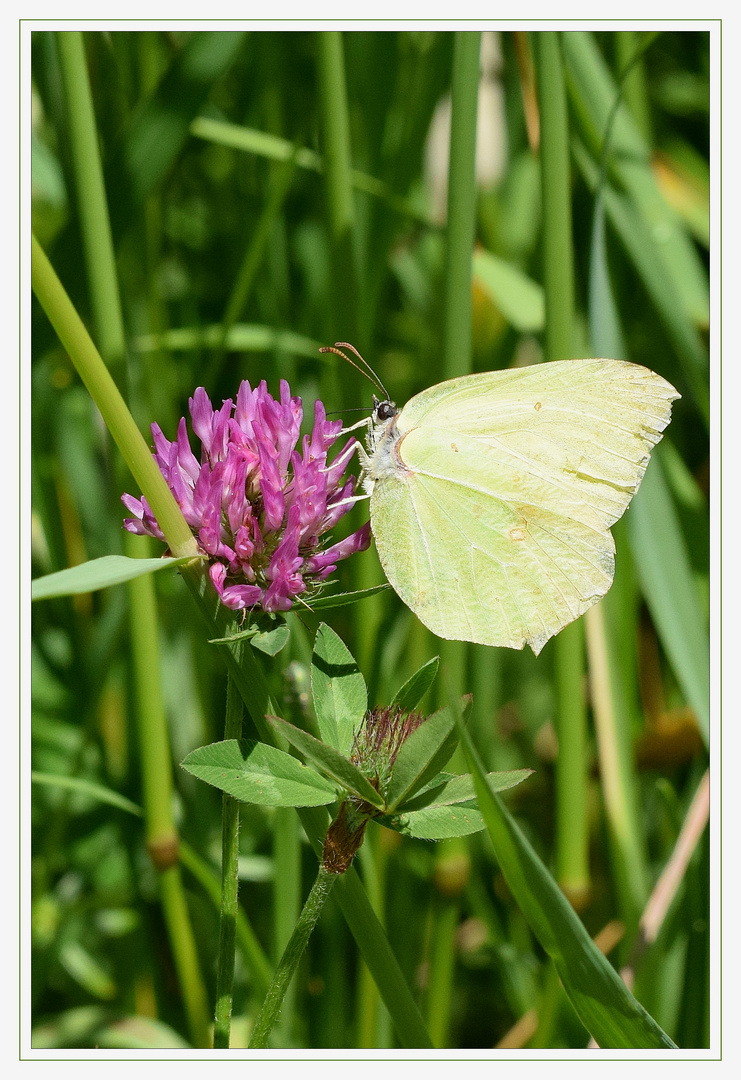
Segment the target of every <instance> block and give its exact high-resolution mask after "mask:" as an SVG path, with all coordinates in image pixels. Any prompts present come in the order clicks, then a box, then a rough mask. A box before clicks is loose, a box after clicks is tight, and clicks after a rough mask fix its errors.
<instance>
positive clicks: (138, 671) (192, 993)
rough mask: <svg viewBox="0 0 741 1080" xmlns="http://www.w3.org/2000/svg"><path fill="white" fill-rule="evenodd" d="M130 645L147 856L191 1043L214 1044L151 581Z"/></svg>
mask: <svg viewBox="0 0 741 1080" xmlns="http://www.w3.org/2000/svg"><path fill="white" fill-rule="evenodd" d="M137 540H139V538H138V537H137V538H134V537H133V536H127V548H128V549H129V550H128V554H129V555H130V556H131V555H133V553H134V552H136V553H137V554H141V542H139V544H137ZM129 596H130V605H129V610H130V616H131V628H130V636H131V644H132V652H133V661H134V663H133V669H134V679H135V684H136V697H137V708H136V716H137V724H138V731H139V747H140V754H139V756H140V761H141V773H142V795H143V802H144V817H145V821H146V837H147V850H148V851H149V854H150V856H151V859H152V862H153V863H154V865H155V866H156V868H157V869H158V870H159V871H160V888H161V897H162V905H163V908H164V912H165V919H166V922H167V928H168V933H169V936H170V942H171V945H172V951H173V956H174V959H175V966H176V968H177V972H178V979H179V982H180V986H181V988H182V992H183V999H184V1002H185V1009H186V1013H187V1016H188V1021H189V1027H190V1031H191V1037H192V1039H193V1043H194V1045H195V1046H197V1047H207V1046H210V1044H211V1038H210V1033H209V1029H208V1006H207V1000H206V990H205V987H204V984H203V980H202V978H201V973H200V969H199V964H198V953H197V950H196V946H195V939H194V937H193V930H192V927H191V924H190V919H189V916H188V909H187V906H186V902H185V894H184V892H183V887H182V879H181V876H180V869H179V867H178V865H177V860H178V834H177V830H176V828H175V823H174V820H173V816H172V766H171V762H170V740H169V735H168V731H167V719H166V717H165V708H164V703H163V701H162V688H161V682H160V657H159V639H158V629H157V612H156V607H155V600H154V592H153V590H152V582H151V578H149V577H139V578H135V579H134V580H133V581H131V582H130V583H129Z"/></svg>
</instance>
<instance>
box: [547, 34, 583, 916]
mask: <svg viewBox="0 0 741 1080" xmlns="http://www.w3.org/2000/svg"><path fill="white" fill-rule="evenodd" d="M533 38H534V41H535V55H536V59H537V79H538V103H539V106H540V172H541V189H542V193H543V286H544V290H545V303H546V328H545V355H546V359H548V360H558V359H565V358H567V357H569V356H571V349H572V327H573V318H574V264H573V246H572V245H573V239H572V229H571V170H570V166H569V126H568V115H567V110H566V87H565V83H564V75H563V64H562V60H561V42H560V38H559V35H558V34H557V33H553V32H551V31H539V32H538V33H537V34H534V35H533ZM583 634H584V631H583V627H582V626H581V624H576V623H574V624H572V625H571V626H567V627H566V628H565V629H564V630H562V631H561V633H560V634H559V635H558V637H557V638H556V640H555V642H554V651H555V654H556V669H557V676H556V682H557V686H558V691H559V695H558V709H557V712H556V718H555V719H556V729H557V734H558V743H559V749H558V758H557V760H556V792H557V798H558V800H559V803H558V806H557V810H556V823H557V835H556V865H557V867H558V869H559V880H560V881H561V882H562V884H563V885H564V886H565V887H566V888H567V889H568V891H569V893H570V895H571V896H573V897H574V898H575V899H576V898H579V899H582V898H583V897H584V896H585V894H586V893H587V891H588V889H589V852H588V831H587V821H588V813H587V780H588V778H587V762H586V758H585V753H584V748H585V746H586V709H585V707H584V704H583V694H582V689H581V685H582V681H583V660H582V656H583Z"/></svg>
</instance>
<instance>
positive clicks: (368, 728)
mask: <svg viewBox="0 0 741 1080" xmlns="http://www.w3.org/2000/svg"><path fill="white" fill-rule="evenodd" d="M424 719H425V718H424V716H423V715H422V714H421V713H419V712H409V711H408V710H405V709H402V708H401V707H400V706H398V705H389V706H387V707H386V708H382V709H371V710H369V711H368V712H367V713H366V714H365V716H364V717H363V719H362V721H361V723H360V726H359V727H358V729H357V731H356V732H355V737H354V739H353V746H352V751H351V755H350V757H351V760H352V762H353V763H354V764H355V765H357V766H358V768H359V769H360V770H361V771H362V772H363V773H364V774H365V775H366V776H367V777H368V779H369V780H370V782H371V783H372V784H373V786H374V787H375V789H376V790H377V791H379V792H380V793H381V794H382V795H385V794H386V786H387V784H388V781H389V779H390V777H391V771H392V769H393V767H394V762H395V761H396V756H397V754H398V753H399V750H401V747H402V745H403V744H404V743H405V742H406V740H407V739H408V738H409V736H410V735H411V734H412V732H413V731H416V730H417V728H418V727H419V725H420V724H421V723H422V722H423V721H424Z"/></svg>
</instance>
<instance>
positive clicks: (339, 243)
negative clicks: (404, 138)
mask: <svg viewBox="0 0 741 1080" xmlns="http://www.w3.org/2000/svg"><path fill="white" fill-rule="evenodd" d="M317 52H318V56H317V60H318V75H319V91H320V106H321V124H322V141H323V143H324V177H325V183H326V191H327V214H328V221H329V234H330V242H331V253H332V285H333V288H332V297H331V307H330V316H331V318H332V320H333V326H334V335H335V337H337V338H342V339H343V340H345V341H348V340H349V341H353V340H354V339H356V337H357V327H358V317H357V316H358V285H357V272H358V271H357V263H356V257H357V252H356V251H355V204H354V191H353V172H352V155H351V150H350V117H349V110H348V105H347V90H346V86H345V60H344V55H343V48H342V34H341V33H340V32H339V31H338V30H322V31H320V32H319V33H318V34H317ZM343 367H344V365H343ZM350 371H351V369H350V368H349V367H348V370H347V372H345V371H343V370H342V368H340V374H339V377H340V381H341V382H344V381H345V380H346V379H347V378H348V376H349V372H350Z"/></svg>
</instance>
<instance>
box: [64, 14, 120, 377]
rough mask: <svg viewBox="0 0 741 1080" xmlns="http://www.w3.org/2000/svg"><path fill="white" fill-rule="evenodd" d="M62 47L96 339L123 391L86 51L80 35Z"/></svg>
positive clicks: (68, 34) (67, 34) (69, 35)
mask: <svg viewBox="0 0 741 1080" xmlns="http://www.w3.org/2000/svg"><path fill="white" fill-rule="evenodd" d="M57 44H58V47H59V61H60V68H61V72H62V80H63V82H64V93H65V98H66V101H67V112H68V117H69V133H70V149H71V154H72V166H73V170H74V175H75V185H76V188H77V212H78V214H79V217H80V225H81V230H82V242H83V246H84V249H85V263H86V267H87V274H88V279H89V282H90V304H91V307H92V312H93V325H94V327H95V340H96V341H97V343H98V347H99V349H100V351H101V354H102V355H103V356H104V357H105V360H106V364H107V365H108V368H109V370H111V371H112V372H113V373H114V374H115V381H116V383H117V385H118V386H119V388H120V389H121V390H123V388H124V385H125V372H124V370H123V365H124V360H125V350H126V342H125V337H124V328H123V315H122V313H121V299H120V295H119V289H118V278H117V275H116V260H115V256H114V252H113V238H112V236H111V227H110V219H109V215H108V202H107V199H106V192H105V185H104V182H103V166H102V163H101V160H100V152H99V149H98V133H97V129H96V124H95V111H94V109H93V96H92V93H91V90H90V80H89V79H88V71H87V60H86V57H85V47H84V44H83V38H82V34H81V33H80V32H79V31H78V30H65V31H62V32H61V33H57Z"/></svg>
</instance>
